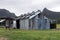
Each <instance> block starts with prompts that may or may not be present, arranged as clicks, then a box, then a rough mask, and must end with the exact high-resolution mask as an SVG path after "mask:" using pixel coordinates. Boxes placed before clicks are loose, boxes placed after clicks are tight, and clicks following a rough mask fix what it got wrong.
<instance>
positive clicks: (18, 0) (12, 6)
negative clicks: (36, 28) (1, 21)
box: [0, 0, 60, 16]
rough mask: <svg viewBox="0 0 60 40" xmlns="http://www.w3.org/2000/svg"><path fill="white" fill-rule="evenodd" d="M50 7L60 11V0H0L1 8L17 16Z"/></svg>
mask: <svg viewBox="0 0 60 40" xmlns="http://www.w3.org/2000/svg"><path fill="white" fill-rule="evenodd" d="M45 7H46V8H48V9H49V10H52V11H57V12H60V0H0V9H3V8H4V9H7V10H9V11H10V12H13V13H15V14H16V15H17V16H19V15H21V14H24V13H28V12H32V11H36V10H43V9H44V8H45Z"/></svg>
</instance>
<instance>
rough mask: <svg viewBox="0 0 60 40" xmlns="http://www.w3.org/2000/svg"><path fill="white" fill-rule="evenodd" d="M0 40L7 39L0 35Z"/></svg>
mask: <svg viewBox="0 0 60 40" xmlns="http://www.w3.org/2000/svg"><path fill="white" fill-rule="evenodd" d="M0 40H8V39H7V38H5V37H0Z"/></svg>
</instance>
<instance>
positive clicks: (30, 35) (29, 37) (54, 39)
mask: <svg viewBox="0 0 60 40" xmlns="http://www.w3.org/2000/svg"><path fill="white" fill-rule="evenodd" d="M0 37H6V38H8V39H9V40H60V30H18V29H11V30H6V29H4V28H0Z"/></svg>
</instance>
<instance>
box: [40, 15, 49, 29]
mask: <svg viewBox="0 0 60 40" xmlns="http://www.w3.org/2000/svg"><path fill="white" fill-rule="evenodd" d="M41 29H50V21H49V19H48V18H47V17H45V16H42V20H41Z"/></svg>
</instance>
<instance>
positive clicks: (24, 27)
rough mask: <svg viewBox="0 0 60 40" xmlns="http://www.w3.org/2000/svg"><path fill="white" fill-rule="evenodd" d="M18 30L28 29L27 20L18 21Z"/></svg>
mask: <svg viewBox="0 0 60 40" xmlns="http://www.w3.org/2000/svg"><path fill="white" fill-rule="evenodd" d="M20 29H23V30H28V29H29V19H24V20H20Z"/></svg>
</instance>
